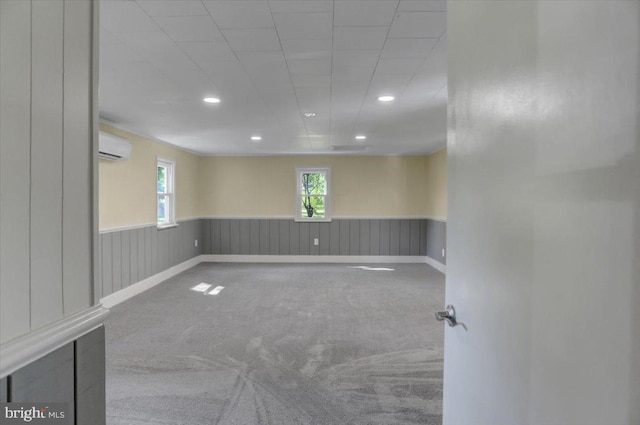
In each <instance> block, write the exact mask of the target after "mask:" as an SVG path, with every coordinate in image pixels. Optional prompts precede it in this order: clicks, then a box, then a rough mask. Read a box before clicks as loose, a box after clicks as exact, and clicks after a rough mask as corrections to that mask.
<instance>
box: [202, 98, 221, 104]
mask: <svg viewBox="0 0 640 425" xmlns="http://www.w3.org/2000/svg"><path fill="white" fill-rule="evenodd" d="M202 100H204V101H205V102H207V103H220V99H219V98H217V97H205V98H204V99H202Z"/></svg>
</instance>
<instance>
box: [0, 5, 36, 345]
mask: <svg viewBox="0 0 640 425" xmlns="http://www.w3.org/2000/svg"><path fill="white" fill-rule="evenodd" d="M30 49H31V2H27V1H0V92H2V96H0V121H1V122H2V125H0V197H1V198H2V202H0V282H1V284H0V342H2V341H7V340H9V339H12V338H14V337H16V336H18V335H21V334H24V333H27V332H29V330H30V329H31V326H30V322H31V308H30V303H31V298H30V273H31V271H30V265H29V254H30V252H29V251H30V247H29V244H30V198H31V196H30V180H31V159H30V150H31V55H29V54H25V53H28V52H29V51H30Z"/></svg>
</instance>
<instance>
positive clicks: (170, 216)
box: [157, 158, 176, 227]
mask: <svg viewBox="0 0 640 425" xmlns="http://www.w3.org/2000/svg"><path fill="white" fill-rule="evenodd" d="M174 188H175V163H174V162H173V161H170V160H168V159H161V158H158V175H157V190H158V227H166V226H173V225H174V224H175V223H176V219H175V204H176V202H175V201H176V194H175V190H174Z"/></svg>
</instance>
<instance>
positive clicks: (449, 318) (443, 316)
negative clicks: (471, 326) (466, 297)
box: [436, 304, 467, 331]
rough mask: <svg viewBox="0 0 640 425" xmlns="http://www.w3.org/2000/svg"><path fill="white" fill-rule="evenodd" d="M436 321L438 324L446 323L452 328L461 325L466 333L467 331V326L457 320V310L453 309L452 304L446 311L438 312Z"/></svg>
mask: <svg viewBox="0 0 640 425" xmlns="http://www.w3.org/2000/svg"><path fill="white" fill-rule="evenodd" d="M436 320H437V321H438V322H443V321H445V322H447V324H449V326H451V327H452V328H454V327H456V326H458V325H460V326H462V327H463V328H464V330H465V331H466V330H467V326H466V325H465V324H464V323H462V322H458V321H457V320H456V309H455V308H453V306H452V305H451V304H449V305H448V306H447V308H446V309H445V311H436Z"/></svg>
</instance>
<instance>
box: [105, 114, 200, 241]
mask: <svg viewBox="0 0 640 425" xmlns="http://www.w3.org/2000/svg"><path fill="white" fill-rule="evenodd" d="M100 129H101V130H102V131H105V132H107V133H112V134H115V135H117V136H120V137H124V138H125V139H128V140H129V141H130V142H131V143H132V151H131V157H130V158H129V159H128V160H126V161H120V162H114V161H105V160H100V165H99V172H100V184H99V187H100V192H99V193H100V198H99V199H100V201H99V202H100V229H107V228H113V227H122V226H133V225H138V224H149V223H155V222H156V195H155V193H156V160H157V157H158V156H161V157H163V158H167V159H172V160H174V161H175V162H176V201H177V204H176V217H177V218H178V219H181V218H188V217H196V216H199V215H201V213H200V209H199V198H198V194H199V192H200V178H199V172H200V157H198V156H197V155H193V154H191V153H188V152H185V151H182V150H180V149H176V148H174V147H171V146H170V145H168V144H165V143H160V142H155V141H152V140H149V139H146V138H144V137H140V136H137V135H135V134H131V133H128V132H126V131H123V130H120V129H118V128H115V127H111V126H108V125H105V124H101V125H100Z"/></svg>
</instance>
